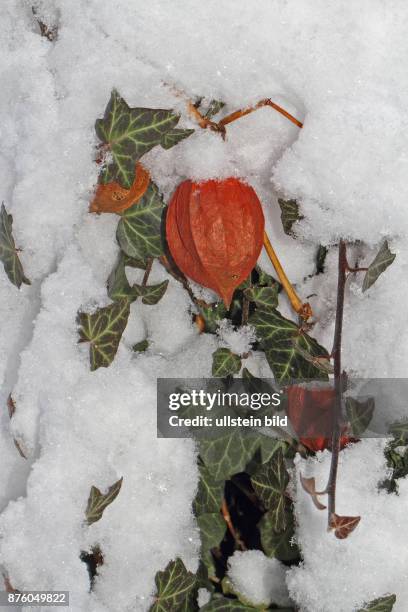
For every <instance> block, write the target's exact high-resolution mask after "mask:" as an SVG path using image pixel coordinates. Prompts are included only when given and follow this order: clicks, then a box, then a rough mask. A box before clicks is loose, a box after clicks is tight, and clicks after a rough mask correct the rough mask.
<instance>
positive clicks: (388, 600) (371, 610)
mask: <svg viewBox="0 0 408 612" xmlns="http://www.w3.org/2000/svg"><path fill="white" fill-rule="evenodd" d="M396 601H397V598H396V596H395V595H386V596H385V597H380V598H379V599H374V600H373V601H371V602H370V603H368V604H366V605H365V606H364V608H360V609H359V610H358V612H391V610H392V609H393V607H394V604H395V602H396Z"/></svg>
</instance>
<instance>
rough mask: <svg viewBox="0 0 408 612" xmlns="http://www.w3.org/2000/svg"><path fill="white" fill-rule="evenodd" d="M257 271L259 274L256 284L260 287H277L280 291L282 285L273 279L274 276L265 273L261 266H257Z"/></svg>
mask: <svg viewBox="0 0 408 612" xmlns="http://www.w3.org/2000/svg"><path fill="white" fill-rule="evenodd" d="M255 270H256V272H257V274H258V282H257V283H256V284H257V285H258V287H274V286H275V285H277V286H278V291H279V289H280V283H278V281H277V280H276V279H275V278H273V276H271V275H270V274H268V273H267V272H264V270H262V268H260V267H259V266H256V267H255Z"/></svg>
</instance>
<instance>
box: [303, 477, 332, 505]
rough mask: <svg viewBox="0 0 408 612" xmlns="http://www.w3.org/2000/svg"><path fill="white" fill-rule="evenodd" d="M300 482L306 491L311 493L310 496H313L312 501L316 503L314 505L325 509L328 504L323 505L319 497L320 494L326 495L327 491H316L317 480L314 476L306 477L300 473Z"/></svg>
mask: <svg viewBox="0 0 408 612" xmlns="http://www.w3.org/2000/svg"><path fill="white" fill-rule="evenodd" d="M300 482H301V485H302V487H303V489H304V490H305V491H306V493H309V495H310V497H311V498H312V501H313V503H314V505H315V506H316V508H317V509H318V510H325V509H326V506H325V505H323V504H322V503H321V502H320V501H319V500H318V498H317V496H318V495H325V494H326V492H325V491H316V482H315V479H314V478H305V477H304V476H302V474H300Z"/></svg>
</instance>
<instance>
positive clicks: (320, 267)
mask: <svg viewBox="0 0 408 612" xmlns="http://www.w3.org/2000/svg"><path fill="white" fill-rule="evenodd" d="M328 252H329V249H328V248H327V247H325V246H323V245H322V244H319V247H318V249H317V253H316V275H318V274H323V272H324V265H325V262H326V257H327V253H328Z"/></svg>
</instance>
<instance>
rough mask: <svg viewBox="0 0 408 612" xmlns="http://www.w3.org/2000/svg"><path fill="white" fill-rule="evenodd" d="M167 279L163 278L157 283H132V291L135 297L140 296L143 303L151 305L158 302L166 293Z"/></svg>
mask: <svg viewBox="0 0 408 612" xmlns="http://www.w3.org/2000/svg"><path fill="white" fill-rule="evenodd" d="M168 284H169V281H168V280H165V281H163V282H161V283H158V284H157V285H146V286H144V285H133V286H132V292H133V294H134V295H135V296H136V297H141V298H142V302H143V304H148V305H149V306H153V305H154V304H157V302H159V301H160V300H161V299H162V297H163V295H164V294H165V293H166V289H167V285H168Z"/></svg>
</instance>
